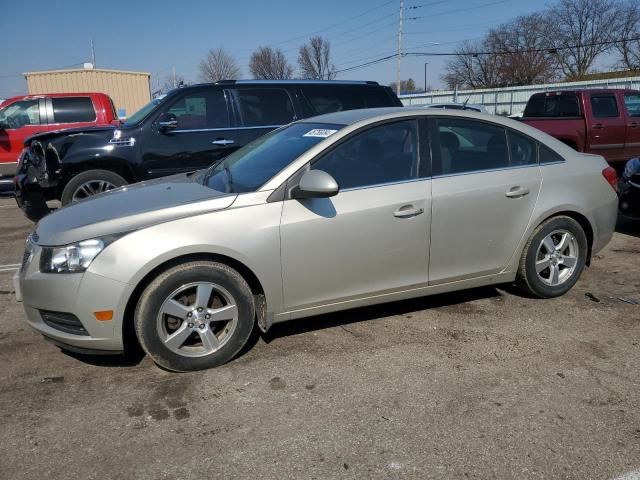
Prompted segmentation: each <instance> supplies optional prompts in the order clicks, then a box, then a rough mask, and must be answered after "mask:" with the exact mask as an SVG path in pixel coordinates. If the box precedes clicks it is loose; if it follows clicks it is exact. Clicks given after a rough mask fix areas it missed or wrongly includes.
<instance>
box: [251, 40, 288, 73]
mask: <svg viewBox="0 0 640 480" xmlns="http://www.w3.org/2000/svg"><path fill="white" fill-rule="evenodd" d="M249 70H251V75H253V78H260V79H267V80H286V79H289V78H291V77H292V75H293V68H292V67H291V65H290V64H289V62H288V61H287V58H286V57H285V56H284V53H283V52H282V50H279V49H274V48H271V47H258V49H257V50H256V51H255V52H253V53H252V54H251V61H250V62H249Z"/></svg>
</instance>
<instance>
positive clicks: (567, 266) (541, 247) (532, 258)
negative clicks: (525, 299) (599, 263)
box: [518, 216, 588, 298]
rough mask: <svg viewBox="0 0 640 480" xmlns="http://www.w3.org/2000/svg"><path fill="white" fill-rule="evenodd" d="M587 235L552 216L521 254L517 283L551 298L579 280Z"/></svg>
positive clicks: (575, 224)
mask: <svg viewBox="0 0 640 480" xmlns="http://www.w3.org/2000/svg"><path fill="white" fill-rule="evenodd" d="M587 249H588V245H587V236H586V235H585V233H584V230H583V228H582V226H581V225H580V224H579V223H578V222H576V221H575V220H574V219H573V218H570V217H565V216H559V217H553V218H550V219H549V220H547V221H546V222H544V223H543V224H542V225H540V226H539V227H538V228H537V229H536V230H535V232H533V235H531V238H530V239H529V241H528V242H527V245H526V246H525V248H524V251H523V252H522V258H521V259H520V268H519V272H518V280H519V283H520V286H521V287H523V288H524V289H525V290H526V291H528V292H529V293H531V294H533V295H535V296H537V297H541V298H552V297H557V296H560V295H563V294H565V293H566V292H568V291H569V290H570V289H571V287H573V286H574V285H575V283H576V282H577V281H578V279H579V278H580V274H581V273H582V270H584V266H585V263H586V260H587Z"/></svg>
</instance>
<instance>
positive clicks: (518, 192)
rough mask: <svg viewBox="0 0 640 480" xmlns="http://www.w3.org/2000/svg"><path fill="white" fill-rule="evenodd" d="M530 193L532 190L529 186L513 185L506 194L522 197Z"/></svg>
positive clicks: (507, 195) (512, 196) (508, 196)
mask: <svg viewBox="0 0 640 480" xmlns="http://www.w3.org/2000/svg"><path fill="white" fill-rule="evenodd" d="M529 193H531V191H530V190H529V189H528V188H522V187H512V188H510V189H509V191H508V192H507V193H505V194H504V196H505V197H507V198H520V197H524V196H525V195H529Z"/></svg>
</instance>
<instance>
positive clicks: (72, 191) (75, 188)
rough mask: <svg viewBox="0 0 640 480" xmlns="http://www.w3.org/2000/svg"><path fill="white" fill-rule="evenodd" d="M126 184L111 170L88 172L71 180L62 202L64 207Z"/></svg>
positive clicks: (66, 187) (63, 192)
mask: <svg viewBox="0 0 640 480" xmlns="http://www.w3.org/2000/svg"><path fill="white" fill-rule="evenodd" d="M126 184H127V181H126V180H125V179H124V178H122V177H121V176H120V175H118V174H117V173H113V172H110V171H109V170H87V171H85V172H81V173H79V174H77V175H76V176H74V177H73V178H72V179H71V180H69V183H67V185H66V186H65V187H64V190H63V191H62V197H61V198H60V201H61V203H62V205H67V204H69V203H73V202H77V201H79V200H84V199H85V198H89V197H92V196H94V195H97V194H99V193H103V192H106V191H109V190H113V189H114V188H117V187H121V186H123V185H126Z"/></svg>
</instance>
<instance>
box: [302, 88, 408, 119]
mask: <svg viewBox="0 0 640 480" xmlns="http://www.w3.org/2000/svg"><path fill="white" fill-rule="evenodd" d="M302 93H303V94H304V96H305V97H306V99H307V100H308V101H309V103H310V104H311V106H312V107H313V109H314V110H315V113H317V114H318V115H321V114H323V113H332V112H341V111H343V110H355V109H358V108H374V107H395V106H396V104H395V103H394V102H393V100H392V99H391V98H390V97H389V95H387V94H386V92H385V91H384V90H383V89H381V88H344V87H335V86H333V87H328V86H324V85H308V86H303V87H302Z"/></svg>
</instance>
